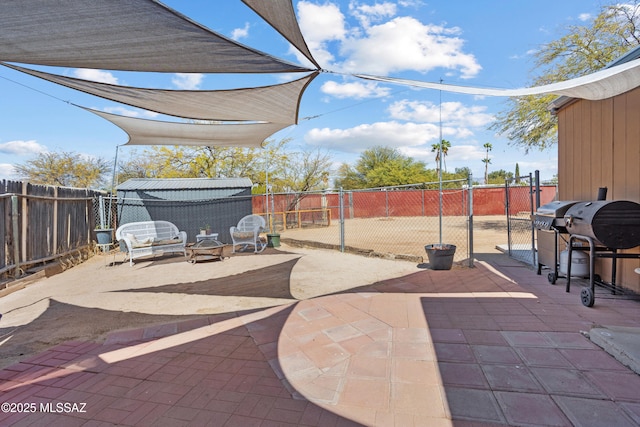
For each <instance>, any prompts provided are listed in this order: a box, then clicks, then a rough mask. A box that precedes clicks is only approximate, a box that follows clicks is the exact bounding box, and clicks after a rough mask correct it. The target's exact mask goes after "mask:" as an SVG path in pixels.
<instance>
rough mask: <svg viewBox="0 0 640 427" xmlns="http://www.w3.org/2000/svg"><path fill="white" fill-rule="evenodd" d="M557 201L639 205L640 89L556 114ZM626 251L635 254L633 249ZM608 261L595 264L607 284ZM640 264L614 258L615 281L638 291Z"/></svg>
mask: <svg viewBox="0 0 640 427" xmlns="http://www.w3.org/2000/svg"><path fill="white" fill-rule="evenodd" d="M557 115H558V199H559V200H595V199H596V197H597V194H598V188H599V187H607V200H632V201H635V202H638V203H640V88H636V89H634V90H632V91H629V92H627V93H624V94H622V95H619V96H616V97H614V98H609V99H605V100H601V101H587V100H578V101H576V102H573V103H571V104H568V105H567V106H565V107H563V108H561V109H560V111H558V113H557ZM626 252H632V253H638V252H640V250H639V248H634V249H631V250H629V251H626ZM610 266H611V260H607V259H602V260H598V262H597V263H596V271H597V272H598V274H600V275H601V276H602V278H603V279H604V280H605V281H607V282H609V281H610V280H611V268H610ZM637 267H640V260H635V259H629V260H619V261H618V270H619V275H618V278H617V283H619V284H622V285H623V286H624V287H626V288H629V289H631V290H633V291H635V292H638V293H640V275H638V274H636V273H635V272H634V269H635V268H637Z"/></svg>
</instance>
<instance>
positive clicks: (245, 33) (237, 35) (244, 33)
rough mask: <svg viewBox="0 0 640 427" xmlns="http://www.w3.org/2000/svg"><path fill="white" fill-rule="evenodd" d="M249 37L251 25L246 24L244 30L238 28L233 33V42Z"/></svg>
mask: <svg viewBox="0 0 640 427" xmlns="http://www.w3.org/2000/svg"><path fill="white" fill-rule="evenodd" d="M247 37H249V23H248V22H247V23H245V24H244V27H243V28H236V29H235V30H233V31H232V32H231V38H232V39H233V40H240V39H246V38H247Z"/></svg>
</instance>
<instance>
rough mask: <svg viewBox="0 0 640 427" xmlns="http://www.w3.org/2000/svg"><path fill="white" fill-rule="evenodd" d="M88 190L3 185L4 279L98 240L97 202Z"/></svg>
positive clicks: (0, 271) (0, 262) (0, 251)
mask: <svg viewBox="0 0 640 427" xmlns="http://www.w3.org/2000/svg"><path fill="white" fill-rule="evenodd" d="M102 194H104V193H102V192H99V191H94V190H88V189H80V188H68V187H54V186H46V185H34V184H30V183H27V182H21V181H6V180H2V181H0V215H1V218H2V220H0V236H1V237H2V245H0V279H1V278H6V277H14V278H17V277H19V276H21V275H22V273H23V272H24V271H25V270H26V269H27V268H29V267H31V266H34V265H37V264H40V263H46V262H48V261H52V260H55V259H57V258H60V257H64V256H66V255H69V254H71V253H73V252H75V251H79V250H82V249H84V248H87V247H89V246H90V245H91V243H92V241H93V240H94V236H93V230H94V228H95V224H96V221H95V214H94V209H93V205H94V201H95V200H96V199H97V198H98V196H99V195H102Z"/></svg>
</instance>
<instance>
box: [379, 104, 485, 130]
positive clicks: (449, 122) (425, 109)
mask: <svg viewBox="0 0 640 427" xmlns="http://www.w3.org/2000/svg"><path fill="white" fill-rule="evenodd" d="M486 110H487V107H485V106H466V105H464V104H462V103H461V102H443V103H442V105H441V106H440V105H438V104H433V103H431V102H420V101H409V100H406V99H405V100H402V101H397V102H394V103H393V104H391V105H390V106H389V114H390V115H391V117H392V118H394V119H399V120H410V121H417V122H431V123H439V122H440V114H442V123H443V124H444V125H446V126H461V127H472V128H478V127H486V126H487V125H488V124H490V123H491V122H493V120H494V116H493V115H491V114H488V113H486Z"/></svg>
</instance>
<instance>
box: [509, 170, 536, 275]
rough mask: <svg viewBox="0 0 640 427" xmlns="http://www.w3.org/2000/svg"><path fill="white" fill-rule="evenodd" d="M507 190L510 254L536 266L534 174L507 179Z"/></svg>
mask: <svg viewBox="0 0 640 427" xmlns="http://www.w3.org/2000/svg"><path fill="white" fill-rule="evenodd" d="M536 189H537V185H536ZM505 191H506V195H505V201H506V206H505V210H506V214H507V234H508V253H509V256H510V257H512V258H515V259H517V260H519V261H522V262H525V263H527V264H531V265H533V266H535V265H536V259H535V256H536V255H535V254H536V250H535V229H534V227H533V221H531V215H532V214H533V212H534V194H535V191H536V190H534V183H533V177H532V174H529V175H526V176H519V177H514V178H513V179H507V180H505Z"/></svg>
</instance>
